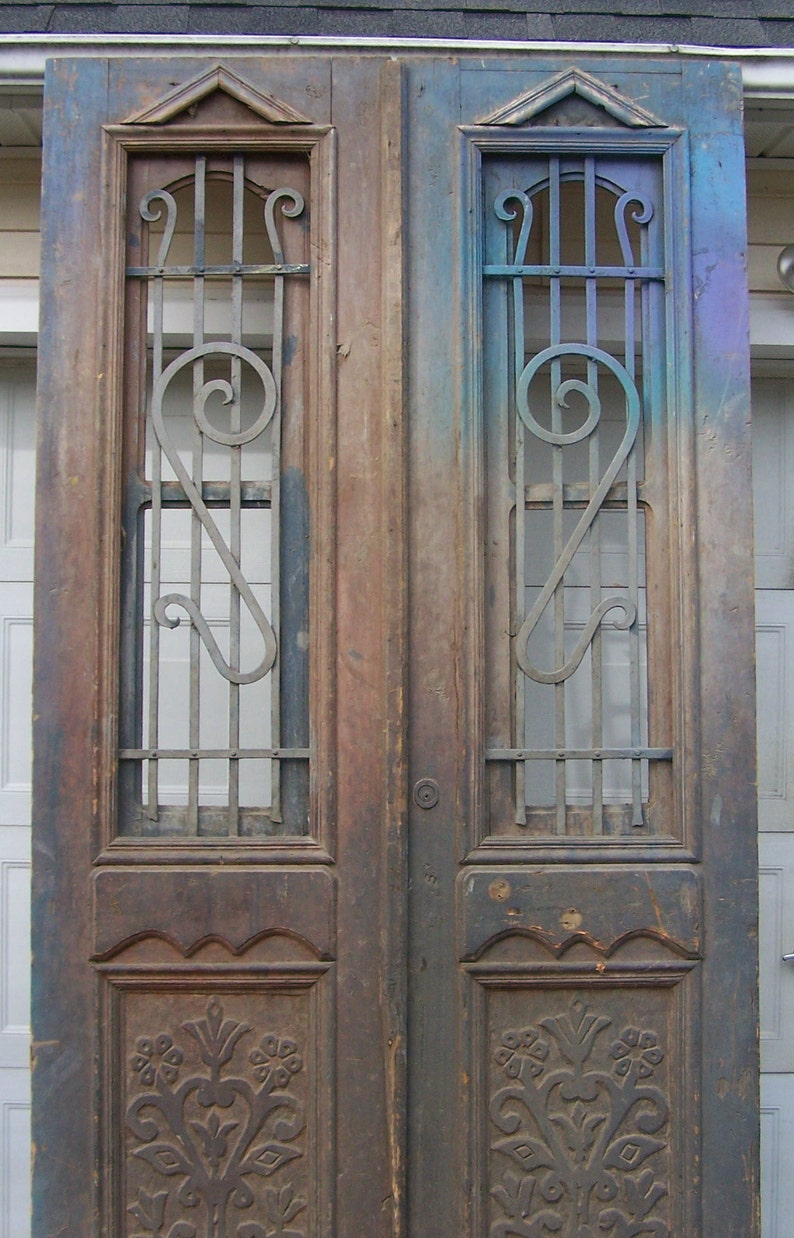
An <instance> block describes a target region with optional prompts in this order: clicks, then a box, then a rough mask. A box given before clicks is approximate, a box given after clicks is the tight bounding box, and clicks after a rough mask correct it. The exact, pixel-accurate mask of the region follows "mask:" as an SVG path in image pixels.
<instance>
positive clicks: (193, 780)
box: [187, 155, 207, 834]
mask: <svg viewBox="0 0 794 1238" xmlns="http://www.w3.org/2000/svg"><path fill="white" fill-rule="evenodd" d="M206 173H207V160H206V157H205V156H203V155H197V156H196V176H195V186H194V231H193V251H194V257H193V262H194V265H195V267H196V268H197V271H199V272H202V271H203V269H204V265H205V232H206ZM204 291H205V289H204V275H203V274H197V275H195V276H194V279H193V345H194V347H197V346H198V345H200V344H203V343H204ZM203 386H204V361H203V359H201V358H200V359H199V360H197V361H195V362H194V363H193V481H194V483H195V485H196V487H197V489H198V492H199V494H201V493H202V490H203V473H204V436H203V434H202V433H201V430H200V429H199V424H198V420H197V418H196V413H197V412H198V410H199V408H200V405H201V399H202V388H203ZM201 550H202V529H201V521H200V520H199V518H198V516H197V515H196V513H195V511H193V512H192V514H191V529H190V597H191V599H192V601H193V602H194V603H195V605H196V606H197V607H199V608H200V607H201ZM200 654H201V642H200V638H199V634H198V629H197V628H196V627H195V626H194V625H193V624H191V626H190V723H189V728H190V736H189V740H188V744H189V747H190V749H191V752H194V753H196V752H198V749H199V745H200V743H201V713H200V711H201V679H200ZM199 771H200V761H199V759H198V757H196V756H191V757H190V759H189V761H188V811H187V825H188V832H189V833H192V834H197V833H198V825H199Z"/></svg>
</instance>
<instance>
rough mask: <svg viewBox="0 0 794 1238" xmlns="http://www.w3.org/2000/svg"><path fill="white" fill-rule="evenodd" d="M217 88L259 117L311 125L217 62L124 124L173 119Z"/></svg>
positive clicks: (149, 123) (292, 110)
mask: <svg viewBox="0 0 794 1238" xmlns="http://www.w3.org/2000/svg"><path fill="white" fill-rule="evenodd" d="M216 90H222V91H224V92H225V93H226V94H227V95H231V97H232V98H233V99H237V100H238V102H240V103H244V104H245V105H246V107H249V108H250V109H251V111H252V112H255V113H256V115H257V116H260V117H261V118H262V120H266V121H268V122H269V123H270V124H271V125H310V124H311V123H312V122H311V120H309V118H308V117H307V116H304V115H303V114H302V113H301V112H298V111H296V110H295V108H293V107H290V105H289V104H288V103H284V101H283V100H282V99H277V98H276V96H275V95H270V94H267V93H266V92H264V91H261V90H257V89H256V87H255V86H252V85H251V84H250V82H246V81H244V80H243V78H241V77H238V76H237V74H236V73H233V72H232V70H231V69H228V68H227V67H226V66H225V65H222V64H217V65H215V67H214V68H212V69H208V70H207V71H206V73H202V74H201V75H200V76H199V77H196V78H193V79H192V80H191V81H189V82H185V83H184V84H183V85H182V86H178V87H177V89H176V90H172V91H171V92H170V93H169V94H167V95H165V96H164V97H163V98H162V99H160V100H159V101H158V102H157V103H154V104H152V105H151V107H147V108H144V110H143V111H142V112H135V113H134V114H133V115H132V116H128V117H127V119H126V120H124V121H122V124H125V125H162V124H165V123H166V122H167V121H169V120H173V119H174V118H175V117H177V116H179V115H180V114H181V113H182V112H185V111H187V109H188V108H190V107H193V106H194V105H195V104H196V103H200V102H201V100H202V99H206V98H207V96H208V95H211V94H213V93H214V91H216Z"/></svg>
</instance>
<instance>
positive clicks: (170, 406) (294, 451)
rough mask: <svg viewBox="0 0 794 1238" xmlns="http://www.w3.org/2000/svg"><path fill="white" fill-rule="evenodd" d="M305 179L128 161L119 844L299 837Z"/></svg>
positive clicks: (255, 162) (272, 165)
mask: <svg viewBox="0 0 794 1238" xmlns="http://www.w3.org/2000/svg"><path fill="white" fill-rule="evenodd" d="M305 182H306V169H305V166H304V164H303V163H302V161H301V160H300V159H298V158H296V157H292V158H290V157H283V158H282V159H281V160H279V159H278V158H273V157H269V158H265V157H264V156H257V155H255V154H248V155H243V154H236V155H229V156H227V155H222V156H221V155H209V156H208V155H204V154H197V155H195V156H179V157H176V160H174V159H172V160H171V162H170V163H169V160H168V158H167V157H165V156H161V157H153V158H150V159H148V160H144V159H142V160H140V161H139V162H138V163H137V164H136V163H134V162H133V165H132V170H131V179H130V188H131V190H132V191H133V192H132V193H131V194H130V207H129V211H130V216H131V217H130V218H129V219H128V255H129V256H128V265H127V285H128V290H127V317H128V342H127V353H126V356H127V370H128V378H127V392H128V399H130V400H134V401H135V407H134V409H133V416H131V417H130V418H129V421H130V423H131V424H132V426H133V429H132V441H131V442H130V433H129V431H128V442H127V455H128V467H127V468H126V470H125V472H126V493H125V497H124V542H125V545H124V566H123V572H122V612H123V633H122V676H121V683H122V708H121V719H120V735H121V742H120V751H119V757H120V762H121V774H120V801H121V802H120V815H121V821H122V830H123V831H124V832H126V833H129V834H137V835H143V836H147V835H153V836H159V835H163V834H165V835H169V834H171V835H181V836H187V837H190V836H194V837H195V836H206V837H234V836H238V835H250V836H268V835H283V834H292V835H295V834H304V833H305V832H306V830H307V828H308V822H307V815H308V760H309V736H308V687H307V683H308V665H307V662H308V538H307V519H308V516H307V510H306V499H305V487H304V486H303V485H302V484H301V477H302V474H301V468H300V467H295V464H296V462H297V463H298V465H300V441H301V435H302V428H301V425H300V420H301V418H300V412H301V406H302V404H303V395H304V393H303V390H302V386H301V381H302V380H301V376H300V369H301V366H302V364H303V360H302V358H303V347H304V346H303V343H302V338H301V321H302V319H301V316H302V315H305V309H304V308H302V307H303V306H304V301H305V289H306V287H307V284H308V281H307V279H306V277H307V275H308V274H309V270H310V267H309V264H308V262H307V261H306V258H307V226H308V223H307V221H308V203H307V202H306V200H305V196H304V194H305V188H306V185H305ZM292 221H294V222H292ZM290 367H291V368H290ZM288 386H289V390H290V392H291V401H290V400H288V399H287V397H286V395H285V392H286V389H287V387H288ZM144 403H145V405H146V408H145V412H144V413H141V412H138V409H140V408H141V405H142V404H144ZM290 404H291V405H294V406H295V407H294V408H292V407H291V406H290ZM287 440H289V441H290V443H291V444H292V446H291V448H290V453H291V454H290V455H289V456H287V455H285V450H284V448H285V442H286V441H287ZM296 443H297V444H298V447H297V448H296V446H295V444H296ZM285 558H288V564H287V566H288V571H286V572H285V571H283V570H282V569H283V562H282V561H283V560H284V559H285Z"/></svg>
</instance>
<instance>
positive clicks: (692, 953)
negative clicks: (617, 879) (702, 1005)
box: [468, 925, 701, 962]
mask: <svg viewBox="0 0 794 1238" xmlns="http://www.w3.org/2000/svg"><path fill="white" fill-rule="evenodd" d="M509 937H526V938H529V940H530V941H536V942H537V943H538V944H539V945H541V946H544V947H545V948H546V950H548V952H549V954H550V955H551V956H552V958H554V959H557V960H559V959H561V958H562V957H563V955H565V954H567V952H568V951H569V950H570V949H571V948H572V947H573V946H578V945H585V946H589V947H590V949H591V950H594V951H595V952H596V954H599V955H601V957H602V958H605V959H609V958H611V957H612V956H613V955H614V954H616V953H617V952H618V951H619V950H620V949H621V947H622V946H625V945H626V944H627V943H628V942H630V941H634V940H636V939H638V938H645V940H647V941H653V942H656V943H657V944H659V945H661V946H664V947H665V949H666V950H669V952H670V953H671V954H673V955H675V956H676V957H677V958H681V959H686V960H688V961H697V960H699V959H700V958H701V955H700V953H699V952H698V951H696V950H688V949H687V947H686V946H684V945H682V944H681V942H678V941H676V940H675V939H674V938H672V937H669V936H668V935H667V934H666V933H664V932H662V931H661V930H657V929H645V928H643V929H631V930H630V931H629V932H627V933H621V934H620V936H619V937H615V938H614V939H613V940H612V941H609V942H602V941H598V940H597V938H595V937H593V935H592V934H591V933H587V932H583V931H582V930H579V931H577V932H575V933H570V934H569V935H568V936H567V937H563V938H556V937H554V936H553V935H552V934H551V933H545V932H544V931H543V929H540V928H531V927H525V926H523V925H518V926H516V927H513V926H511V927H510V928H506V929H505V930H504V931H503V932H501V933H494V934H493V936H492V937H489V938H488V939H487V941H485V942H483V944H482V945H481V946H480V948H479V950H477V951H476V953H475V954H472V955H471V956H470V957H469V960H468V961H470V962H477V961H478V960H479V959H482V958H483V956H484V955H485V954H486V953H487V952H488V950H490V949H491V947H492V946H495V945H496V944H497V942H500V941H506V940H507V939H508V938H509Z"/></svg>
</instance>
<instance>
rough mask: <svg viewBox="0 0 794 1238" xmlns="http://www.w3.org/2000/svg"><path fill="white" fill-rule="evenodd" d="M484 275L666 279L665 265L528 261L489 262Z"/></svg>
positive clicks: (484, 268)
mask: <svg viewBox="0 0 794 1238" xmlns="http://www.w3.org/2000/svg"><path fill="white" fill-rule="evenodd" d="M483 275H496V276H499V275H501V276H505V275H512V276H518V275H545V276H547V277H552V276H560V277H562V278H569V277H570V276H576V277H578V278H585V279H624V280H625V279H664V276H665V271H664V267H589V266H549V265H547V264H546V263H532V264H529V263H526V264H523V265H521V266H511V265H510V264H509V263H489V264H488V265H487V266H484V267H483Z"/></svg>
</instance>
